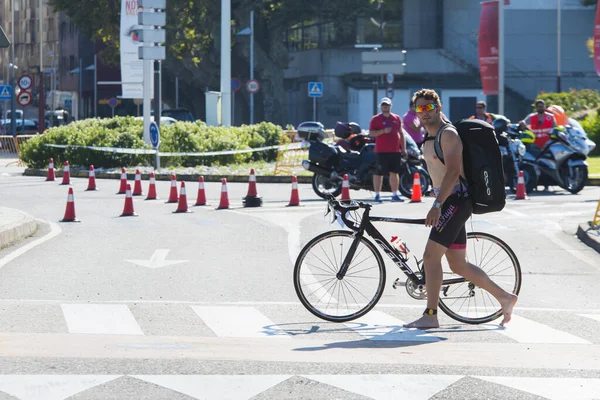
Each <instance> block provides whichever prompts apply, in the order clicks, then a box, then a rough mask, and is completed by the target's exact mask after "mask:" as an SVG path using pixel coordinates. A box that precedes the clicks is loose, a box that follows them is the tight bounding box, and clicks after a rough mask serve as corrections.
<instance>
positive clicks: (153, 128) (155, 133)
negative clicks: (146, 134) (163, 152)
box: [150, 121, 160, 148]
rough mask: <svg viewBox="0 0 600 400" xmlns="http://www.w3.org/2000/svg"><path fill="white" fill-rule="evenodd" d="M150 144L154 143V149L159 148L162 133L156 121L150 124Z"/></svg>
mask: <svg viewBox="0 0 600 400" xmlns="http://www.w3.org/2000/svg"><path fill="white" fill-rule="evenodd" d="M150 143H152V147H154V148H157V147H158V144H159V143H160V131H159V130H158V125H156V122H154V121H152V122H150Z"/></svg>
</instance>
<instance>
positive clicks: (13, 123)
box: [10, 0, 17, 137]
mask: <svg viewBox="0 0 600 400" xmlns="http://www.w3.org/2000/svg"><path fill="white" fill-rule="evenodd" d="M10 11H11V21H12V29H11V30H10V33H11V36H12V37H11V42H12V46H10V66H11V70H12V71H11V81H10V84H11V86H12V96H10V108H11V111H10V130H11V135H13V137H16V136H17V114H16V110H17V85H16V83H15V69H16V66H15V45H16V43H15V1H14V0H13V1H12V3H11V7H10Z"/></svg>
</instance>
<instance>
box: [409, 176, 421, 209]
mask: <svg viewBox="0 0 600 400" xmlns="http://www.w3.org/2000/svg"><path fill="white" fill-rule="evenodd" d="M421 195H422V193H421V177H420V176H419V173H418V172H415V175H414V178H413V189H412V196H411V198H410V202H411V203H420V202H421Z"/></svg>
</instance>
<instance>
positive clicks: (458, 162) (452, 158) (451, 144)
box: [436, 129, 463, 204]
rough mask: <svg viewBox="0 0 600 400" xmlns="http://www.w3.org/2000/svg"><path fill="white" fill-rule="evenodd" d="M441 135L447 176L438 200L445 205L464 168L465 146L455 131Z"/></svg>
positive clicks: (444, 132)
mask: <svg viewBox="0 0 600 400" xmlns="http://www.w3.org/2000/svg"><path fill="white" fill-rule="evenodd" d="M439 134H441V135H442V138H441V140H440V144H441V146H442V152H443V153H444V164H445V166H446V174H445V175H444V178H443V179H442V184H441V186H440V192H439V194H438V196H437V198H436V200H437V201H439V202H440V203H441V204H444V202H445V201H446V199H447V198H448V196H450V194H452V189H454V185H456V182H458V179H459V177H460V170H461V167H462V160H463V157H462V151H463V145H462V142H461V141H460V137H459V136H458V133H456V131H455V130H453V129H445V130H444V131H443V132H440V133H439Z"/></svg>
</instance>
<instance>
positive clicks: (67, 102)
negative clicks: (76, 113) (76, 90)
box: [65, 99, 73, 108]
mask: <svg viewBox="0 0 600 400" xmlns="http://www.w3.org/2000/svg"><path fill="white" fill-rule="evenodd" d="M71 107H73V100H71V99H65V108H71Z"/></svg>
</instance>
